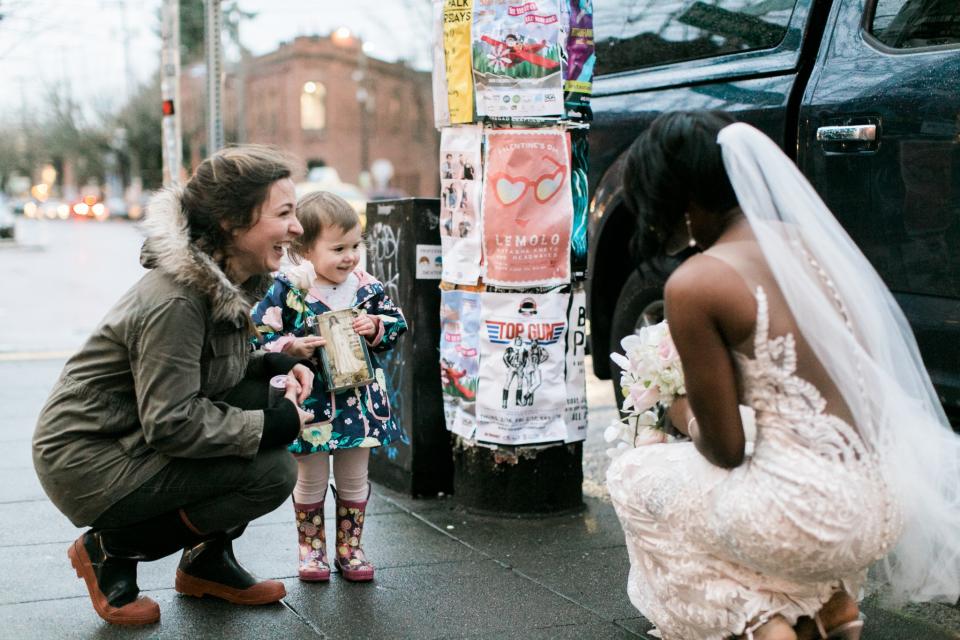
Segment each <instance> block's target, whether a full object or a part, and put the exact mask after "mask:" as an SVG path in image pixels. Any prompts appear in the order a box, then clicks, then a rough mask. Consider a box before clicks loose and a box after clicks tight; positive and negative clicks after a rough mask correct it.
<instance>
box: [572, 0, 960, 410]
mask: <svg viewBox="0 0 960 640" xmlns="http://www.w3.org/2000/svg"><path fill="white" fill-rule="evenodd" d="M594 21H595V22H594V28H595V34H596V38H597V43H596V44H597V67H596V77H595V82H594V85H593V110H594V122H593V125H592V127H591V134H590V135H591V140H590V172H591V174H590V185H591V190H592V199H591V202H592V208H591V220H590V250H589V273H590V281H589V295H588V307H589V316H590V326H591V345H592V349H593V353H594V354H596V356H595V357H594V359H593V365H594V370H595V373H596V374H597V375H598V376H599V377H601V378H609V377H610V376H611V374H612V373H614V372H612V371H611V365H610V362H609V360H608V359H607V358H606V357H605V355H606V354H607V353H609V352H610V351H614V350H618V349H619V341H620V339H621V338H622V337H623V336H624V335H627V334H629V333H632V332H633V331H634V330H635V329H636V328H637V327H638V326H639V325H641V324H643V323H651V322H656V321H658V320H660V319H661V318H662V315H663V302H662V300H663V283H664V281H665V278H666V276H667V275H668V274H669V273H670V271H672V269H673V268H675V267H676V265H677V264H679V263H678V262H677V261H671V260H667V259H663V258H658V257H654V256H633V255H631V251H630V248H629V239H630V238H631V237H632V236H633V233H634V230H635V229H636V228H637V225H638V222H639V223H640V224H642V221H637V220H636V219H635V218H634V217H633V215H632V214H631V213H630V212H629V211H628V210H627V208H626V206H625V205H624V202H623V197H622V188H621V185H620V182H621V172H622V167H623V159H624V152H625V150H626V149H627V148H628V147H629V145H630V144H631V143H632V142H633V140H634V139H635V138H636V137H637V135H638V134H640V133H641V132H642V131H643V130H644V129H645V128H646V127H647V126H648V125H649V124H650V122H651V121H652V120H653V119H654V118H655V117H656V116H658V115H659V114H661V113H663V112H666V111H672V110H677V109H684V110H689V109H720V110H724V111H727V112H729V113H731V114H732V115H733V116H734V117H735V118H736V119H738V120H741V121H745V122H748V123H750V124H752V125H754V126H756V127H757V128H759V129H761V130H762V131H764V132H765V133H766V134H767V135H769V136H770V137H771V138H772V139H773V140H775V141H776V142H777V143H778V144H780V145H781V146H782V148H783V149H784V151H785V152H786V153H787V155H789V156H790V157H791V158H792V159H794V160H795V161H796V163H797V165H798V166H799V167H800V169H801V170H802V171H803V172H804V174H805V175H806V176H807V178H808V179H809V180H810V182H811V183H812V184H813V186H814V187H815V188H816V189H817V191H818V192H819V193H820V195H821V196H822V197H823V199H824V200H825V201H826V203H827V205H828V206H829V207H830V209H831V210H832V211H833V213H834V215H836V217H837V219H838V220H839V221H840V223H841V224H842V225H843V226H844V227H845V228H846V229H847V231H848V232H849V233H850V235H851V237H852V238H853V239H854V241H855V242H857V243H858V245H859V246H860V248H861V250H862V251H863V252H864V254H865V255H866V256H867V258H868V259H869V260H870V261H871V262H872V264H873V265H874V267H876V269H877V271H878V272H879V273H880V275H881V276H882V277H883V278H884V280H885V281H886V283H887V285H888V286H889V287H890V289H891V290H892V291H893V292H894V294H895V296H896V298H897V300H898V302H899V303H900V305H901V306H902V308H903V310H904V312H905V314H906V316H907V318H908V319H909V321H910V323H911V325H912V327H913V330H914V333H915V334H916V336H917V341H918V343H919V345H920V350H921V353H922V355H923V358H924V362H925V364H926V366H927V368H928V370H929V372H930V375H931V377H932V379H933V382H934V385H935V386H936V388H937V390H938V393H939V394H940V399H941V401H942V402H943V404H944V407H945V408H946V409H947V410H948V412H949V413H951V414H953V416H954V417H956V416H957V415H960V88H958V87H960V80H958V79H960V2H958V1H957V0H712V1H711V2H709V3H708V2H703V1H697V0H678V1H674V2H662V1H660V0H630V1H628V0H595V2H594ZM681 259H682V257H681ZM638 264H639V267H638ZM614 377H616V376H614Z"/></svg>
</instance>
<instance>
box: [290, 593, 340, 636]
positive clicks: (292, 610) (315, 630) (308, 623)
mask: <svg viewBox="0 0 960 640" xmlns="http://www.w3.org/2000/svg"><path fill="white" fill-rule="evenodd" d="M280 604H282V605H283V606H284V607H286V608H287V609H288V610H289V611H290V613H292V614H293V615H295V616H296V617H297V620H299V621H300V622H302V623H303V624H305V625H306V626H307V628H309V629H310V630H311V631H313V633H314V635H316V636H317V637H318V638H320V640H329V636H327V634H325V633H324V632H323V631H320V629H318V628H317V627H316V625H314V624H313V622H311V621H310V619H308V618H307V617H305V616H303V615H301V613H300V612H299V611H297V609H296V608H295V607H294V606H293V605H292V604H290V603H289V602H287V599H286V598H284V599H282V600H281V601H280Z"/></svg>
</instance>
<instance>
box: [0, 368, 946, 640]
mask: <svg viewBox="0 0 960 640" xmlns="http://www.w3.org/2000/svg"><path fill="white" fill-rule="evenodd" d="M62 365H63V359H62V358H51V359H36V358H35V357H33V356H31V357H30V358H18V357H17V356H15V355H7V356H3V357H0V379H2V380H3V385H2V386H0V403H2V406H3V407H4V410H3V412H2V413H0V575H2V576H3V578H2V580H0V638H3V639H7V638H10V639H18V640H19V639H32V638H37V639H45V638H58V639H59V638H112V637H117V638H119V637H123V638H287V639H289V638H343V639H348V640H353V639H360V638H390V639H392V638H411V639H421V638H422V639H434V638H517V639H519V638H534V639H535V638H544V639H547V638H550V639H552V638H578V639H579V638H638V637H639V638H647V637H650V636H648V635H647V633H646V632H647V631H648V630H650V629H651V625H650V624H649V623H648V622H647V621H646V620H644V619H643V618H641V617H640V616H639V614H638V613H637V611H636V610H635V609H634V608H633V607H632V605H631V604H630V602H629V600H628V598H627V594H626V579H627V570H628V561H627V553H626V549H625V547H624V541H623V534H622V532H621V530H620V526H619V522H618V521H617V518H616V514H615V513H614V512H613V509H612V507H611V506H610V505H609V504H608V503H607V502H606V501H604V500H603V499H602V497H601V498H596V497H592V498H587V500H586V509H585V510H584V511H583V512H581V513H579V514H576V515H567V516H559V517H551V518H543V519H510V518H493V517H486V516H477V515H472V514H469V513H465V512H463V511H461V510H460V509H458V508H457V507H456V506H455V505H454V503H453V501H452V500H450V499H443V498H439V499H433V500H413V499H410V498H407V497H405V496H402V495H399V494H397V493H394V492H391V491H389V490H386V489H384V488H382V487H378V486H375V487H374V495H373V497H372V499H371V503H370V510H369V512H368V518H367V531H366V532H365V534H364V542H365V545H364V546H365V547H366V549H367V551H368V554H369V556H370V557H371V559H372V560H373V561H374V562H375V563H376V565H377V577H376V580H375V581H374V582H373V583H370V584H351V583H347V582H345V581H343V580H340V579H339V576H338V575H337V574H334V576H333V579H332V580H331V582H330V583H329V584H306V583H301V582H299V581H298V580H297V579H296V530H295V528H294V526H293V509H292V507H291V505H290V503H289V502H288V503H287V504H284V505H283V506H282V507H281V508H279V509H277V510H276V511H274V512H273V513H271V514H269V515H267V516H265V517H263V518H261V519H259V520H256V521H254V522H253V523H252V524H251V526H250V527H249V528H248V529H247V532H246V533H245V534H244V535H243V537H241V538H240V539H239V540H238V541H237V544H236V550H237V556H238V557H239V558H240V559H241V561H242V562H243V563H244V564H245V565H246V566H247V567H248V568H249V569H250V570H252V571H253V572H254V573H256V574H257V575H258V576H260V577H264V578H276V579H280V580H282V581H283V582H284V584H285V585H286V588H287V597H286V598H285V599H284V601H283V602H282V603H279V604H276V605H270V606H265V607H256V608H244V607H238V606H232V605H228V604H226V603H223V602H219V601H216V600H212V599H204V600H197V599H194V598H189V597H184V596H180V595H179V594H177V593H176V592H175V591H174V590H173V582H174V571H175V568H176V563H177V560H178V558H177V557H176V556H171V557H169V558H165V559H163V560H160V561H158V562H153V563H146V564H142V565H141V569H140V586H141V588H142V589H143V591H144V592H145V593H147V594H149V595H150V596H151V597H152V598H154V599H155V600H157V601H158V602H159V603H160V607H161V610H162V618H161V621H160V623H159V624H157V625H153V626H149V627H142V628H139V629H137V628H133V629H130V628H127V629H123V628H115V627H111V626H109V625H107V624H106V623H103V622H102V621H101V620H100V619H99V618H98V617H97V616H96V614H95V613H94V612H93V609H92V607H91V606H90V602H89V599H88V597H87V594H86V590H85V587H84V585H83V582H82V581H81V580H79V579H77V578H76V576H75V574H74V572H73V569H72V568H71V567H70V564H69V562H68V560H67V557H66V550H67V547H68V545H69V544H70V542H71V541H72V540H73V539H74V538H76V536H77V535H79V533H80V531H79V530H77V529H75V528H74V527H72V526H71V525H70V523H69V522H68V521H67V520H66V518H64V517H63V516H62V515H61V514H60V513H59V512H57V511H56V509H54V507H53V506H52V505H51V504H50V503H49V501H47V499H46V497H45V495H44V494H43V491H42V490H41V488H40V485H39V482H38V481H37V479H36V476H35V475H34V473H33V468H32V463H31V458H30V436H31V433H32V431H33V424H34V421H35V418H36V415H37V413H38V412H39V410H40V407H41V406H42V403H43V401H44V400H45V398H46V396H47V393H48V391H49V389H50V387H51V385H52V384H53V383H54V381H55V380H56V376H57V374H58V373H59V371H60V368H61V367H62ZM600 447H601V445H597V444H595V443H594V444H592V445H590V446H588V449H589V450H591V451H594V453H595V451H596V450H598V449H599V448H600ZM590 455H591V456H592V455H593V454H590ZM599 464H600V462H599V461H598V460H596V459H593V458H591V462H590V464H586V463H585V469H588V468H589V467H590V465H599ZM590 475H591V474H590V473H589V472H588V477H589V476H590ZM592 475H593V476H596V475H597V474H596V473H593V474H592ZM599 480H600V479H599V478H597V477H593V478H592V482H593V483H594V485H597V484H598V483H599ZM329 502H330V501H328V512H330V509H331V506H330V504H329ZM331 531H332V527H331V526H330V523H329V522H328V532H331ZM329 535H330V533H328V536H329ZM864 611H865V613H866V615H867V619H868V622H867V625H868V626H867V632H866V633H865V634H864V640H887V639H889V640H894V639H897V640H902V639H927V638H930V639H940V638H951V637H960V636H957V635H954V634H953V633H951V632H949V631H948V630H949V629H953V630H957V629H960V610H958V609H956V608H955V607H947V606H943V605H925V606H924V607H919V608H916V609H912V610H908V611H907V612H900V613H891V612H887V611H884V610H881V609H878V608H877V607H876V606H873V605H871V604H870V602H869V601H868V602H867V604H866V605H865V606H864Z"/></svg>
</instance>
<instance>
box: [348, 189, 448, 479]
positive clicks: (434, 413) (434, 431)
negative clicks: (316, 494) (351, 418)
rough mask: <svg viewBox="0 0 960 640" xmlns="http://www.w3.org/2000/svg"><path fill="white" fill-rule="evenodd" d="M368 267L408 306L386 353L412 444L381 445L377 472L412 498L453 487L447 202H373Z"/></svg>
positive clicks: (393, 398)
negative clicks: (443, 333)
mask: <svg viewBox="0 0 960 640" xmlns="http://www.w3.org/2000/svg"><path fill="white" fill-rule="evenodd" d="M366 247H367V271H369V272H370V273H371V274H373V276H374V277H375V278H377V279H378V280H380V281H381V282H382V283H383V286H384V288H385V289H386V292H387V295H389V296H390V297H391V298H392V299H393V301H394V302H396V303H397V304H398V305H399V306H400V308H401V309H402V310H403V315H404V317H405V318H406V320H407V326H408V329H407V333H406V334H404V335H403V336H401V337H400V340H399V344H398V345H397V346H396V347H395V348H394V349H392V350H390V351H388V352H387V353H385V354H381V355H380V356H378V357H379V358H380V360H381V362H382V363H383V365H384V373H385V374H386V378H387V386H388V387H389V392H390V405H391V409H392V411H393V413H394V416H395V417H396V418H397V419H398V422H399V423H400V425H401V427H402V428H403V432H404V437H403V440H404V442H402V443H400V442H392V443H390V444H388V445H386V446H382V447H378V448H376V449H373V451H372V455H371V458H370V477H371V479H373V480H376V481H377V482H380V483H382V484H384V485H386V486H388V487H390V488H392V489H395V490H397V491H401V492H403V493H407V494H409V495H412V496H435V495H437V494H438V493H441V492H442V493H450V492H451V491H452V490H453V455H452V452H451V444H450V434H449V433H448V432H447V429H446V426H445V424H444V419H443V396H442V392H441V388H440V289H439V285H440V273H441V268H440V255H441V251H440V200H439V199H437V198H403V199H398V200H378V201H374V202H370V203H368V204H367V224H366Z"/></svg>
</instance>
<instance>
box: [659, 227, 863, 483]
mask: <svg viewBox="0 0 960 640" xmlns="http://www.w3.org/2000/svg"><path fill="white" fill-rule="evenodd" d="M758 287H760V288H762V290H763V292H764V293H765V294H766V298H767V301H768V304H769V322H770V327H769V334H770V337H771V338H775V337H777V336H785V335H788V334H791V335H792V336H793V338H794V341H795V345H796V354H797V370H796V375H797V376H798V377H799V378H802V379H803V380H805V381H807V382H809V383H810V384H811V385H813V386H814V387H815V388H816V389H817V390H818V391H819V392H820V395H821V396H822V397H823V399H824V400H825V402H826V413H829V414H832V415H835V416H837V417H838V418H840V419H842V420H844V421H845V422H847V423H848V424H851V425H852V424H853V420H852V419H851V415H850V411H849V409H848V408H847V406H846V404H845V403H844V401H843V398H842V397H841V396H840V393H839V392H838V390H837V388H836V385H834V383H833V381H832V380H831V379H830V377H829V376H828V375H827V373H826V371H825V370H824V368H823V367H822V366H821V364H820V362H819V361H818V360H817V358H816V356H815V355H814V354H813V351H812V350H811V349H810V347H809V345H808V344H807V342H806V341H805V340H804V339H803V336H802V334H801V333H800V331H799V327H798V325H797V320H796V319H795V318H794V317H793V314H792V313H791V312H790V309H789V307H788V306H787V304H786V301H785V299H784V298H783V295H782V293H781V292H780V289H779V287H778V286H777V284H776V281H775V279H774V278H773V274H772V273H771V272H770V269H769V267H768V266H767V263H766V260H765V259H764V257H763V254H762V252H761V250H760V247H759V245H758V244H757V242H756V240H755V238H754V236H753V233H752V232H751V230H750V227H749V225H748V224H747V223H746V220H745V219H743V218H742V217H739V218H738V219H737V220H735V221H734V222H733V223H732V224H731V225H730V226H729V228H728V229H727V230H726V231H724V233H723V234H722V235H721V236H720V237H719V238H718V239H717V241H716V242H715V243H714V244H713V245H711V246H710V247H709V248H708V249H707V250H706V251H705V252H704V253H702V254H700V255H696V256H693V257H691V258H690V259H688V260H687V261H686V262H684V263H683V265H681V266H680V267H679V268H678V269H677V271H676V272H674V274H673V275H672V276H671V277H670V279H669V281H668V282H667V287H666V313H667V320H668V322H669V324H670V331H671V334H672V336H673V339H674V342H675V343H676V346H677V351H678V352H679V354H680V358H681V361H682V362H683V370H684V375H685V377H686V387H687V397H688V401H689V404H690V407H691V409H692V412H693V413H692V415H693V416H695V417H696V426H697V428H696V429H695V430H694V433H692V434H691V435H692V436H693V439H694V443H695V444H696V446H697V449H698V450H699V451H700V452H701V453H702V454H703V455H704V456H705V457H706V458H707V459H708V460H710V461H711V462H713V463H714V464H717V465H719V466H723V467H733V466H737V465H739V464H740V463H741V462H742V460H743V451H744V433H743V426H742V424H741V421H740V413H739V409H738V404H739V403H740V402H742V397H743V393H742V389H741V383H740V378H739V375H738V371H737V364H736V358H735V357H734V353H739V354H742V355H744V356H746V357H748V358H752V357H753V355H754V353H753V337H754V332H755V330H756V324H757V298H756V290H757V288H758ZM681 426H682V425H681Z"/></svg>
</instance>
